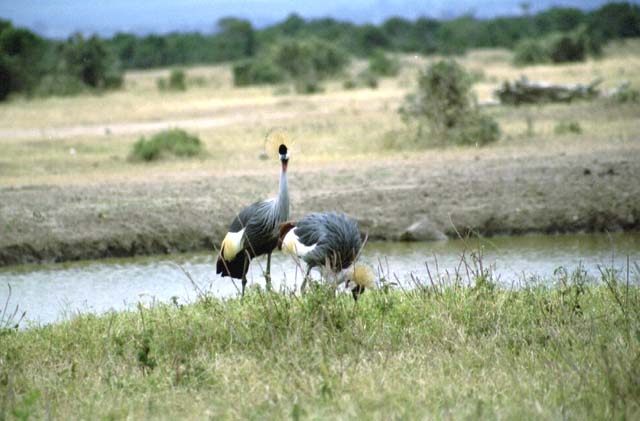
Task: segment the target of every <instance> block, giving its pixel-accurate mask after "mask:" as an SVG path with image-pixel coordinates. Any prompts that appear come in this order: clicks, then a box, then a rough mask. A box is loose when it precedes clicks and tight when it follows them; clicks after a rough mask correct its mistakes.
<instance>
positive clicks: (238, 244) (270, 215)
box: [216, 144, 289, 296]
mask: <svg viewBox="0 0 640 421" xmlns="http://www.w3.org/2000/svg"><path fill="white" fill-rule="evenodd" d="M278 153H279V154H280V162H281V164H282V167H281V170H280V191H279V193H278V196H277V197H274V198H271V199H267V200H264V201H261V202H256V203H254V204H252V205H250V206H248V207H246V208H244V209H243V210H242V211H241V212H240V213H239V214H238V215H237V216H236V217H235V218H234V219H233V222H231V226H230V227H229V232H228V233H227V235H225V237H224V239H223V240H222V245H221V246H220V254H219V255H218V261H217V263H216V273H218V274H221V275H222V276H230V277H231V278H236V279H241V280H242V295H243V296H244V289H245V286H246V284H247V271H248V270H249V263H250V262H251V259H252V258H254V257H257V256H261V255H263V254H266V255H267V272H266V274H265V278H266V280H267V284H268V285H271V252H273V250H274V249H275V248H276V246H277V243H278V227H279V226H280V224H282V223H283V222H285V221H286V220H287V219H288V218H289V189H288V187H287V165H288V163H289V155H288V153H287V147H286V146H285V145H284V144H282V145H280V147H279V149H278Z"/></svg>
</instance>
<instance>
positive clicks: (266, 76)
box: [233, 57, 282, 86]
mask: <svg viewBox="0 0 640 421" xmlns="http://www.w3.org/2000/svg"><path fill="white" fill-rule="evenodd" d="M278 82H282V71H281V70H280V69H278V68H277V67H276V65H275V64H273V62H272V61H271V60H270V59H268V58H266V57H261V58H256V59H250V60H243V61H240V62H238V63H235V64H234V65H233V84H234V86H247V85H262V84H273V83H278Z"/></svg>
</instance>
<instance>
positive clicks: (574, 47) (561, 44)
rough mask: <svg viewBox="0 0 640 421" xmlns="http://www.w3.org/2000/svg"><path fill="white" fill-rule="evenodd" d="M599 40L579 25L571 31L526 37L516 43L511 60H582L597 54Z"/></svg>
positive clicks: (600, 47)
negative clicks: (537, 37)
mask: <svg viewBox="0 0 640 421" xmlns="http://www.w3.org/2000/svg"><path fill="white" fill-rule="evenodd" d="M601 51H602V44H601V41H600V40H599V39H598V38H597V37H596V36H594V35H593V34H590V33H589V32H588V31H587V29H586V28H584V27H580V28H578V29H576V30H575V31H572V32H558V33H553V34H550V35H548V36H547V37H545V38H543V39H540V40H538V39H532V38H526V39H524V40H522V41H520V43H518V44H517V46H516V48H515V51H514V56H513V62H514V64H516V65H520V66H522V65H527V64H540V63H570V62H578V61H584V60H585V59H586V58H587V56H588V55H592V56H598V55H600V53H601Z"/></svg>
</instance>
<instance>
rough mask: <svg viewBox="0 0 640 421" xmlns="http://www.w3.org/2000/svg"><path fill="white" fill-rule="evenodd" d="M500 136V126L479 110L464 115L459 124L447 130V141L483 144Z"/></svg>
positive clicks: (475, 144)
mask: <svg viewBox="0 0 640 421" xmlns="http://www.w3.org/2000/svg"><path fill="white" fill-rule="evenodd" d="M499 138H500V126H498V123H497V122H496V121H495V120H494V119H493V118H491V117H489V116H488V115H485V114H481V113H479V112H472V113H469V114H468V115H466V116H465V117H464V118H463V119H462V121H461V123H460V124H457V125H456V126H455V127H454V128H453V129H452V130H450V131H449V132H448V139H447V140H448V143H453V144H455V145H461V146H465V145H472V146H484V145H486V144H488V143H491V142H494V141H496V140H498V139H499Z"/></svg>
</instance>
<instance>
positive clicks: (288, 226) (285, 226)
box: [278, 221, 296, 250]
mask: <svg viewBox="0 0 640 421" xmlns="http://www.w3.org/2000/svg"><path fill="white" fill-rule="evenodd" d="M295 226H296V223H295V221H287V222H283V223H282V224H280V228H279V229H278V250H282V241H283V240H284V237H285V235H287V233H288V232H289V231H291V230H292V229H293V228H295Z"/></svg>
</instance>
